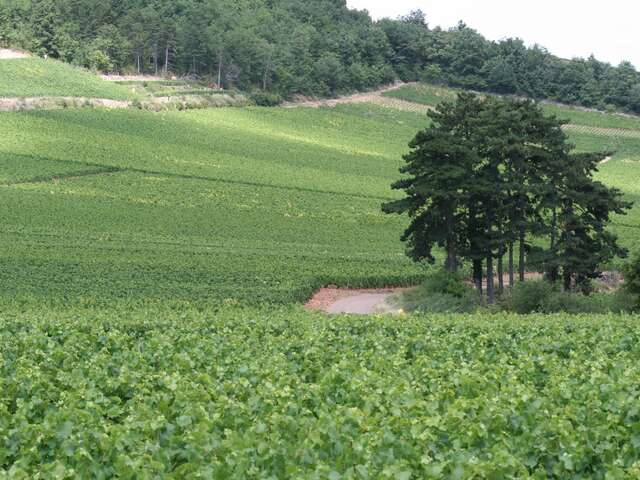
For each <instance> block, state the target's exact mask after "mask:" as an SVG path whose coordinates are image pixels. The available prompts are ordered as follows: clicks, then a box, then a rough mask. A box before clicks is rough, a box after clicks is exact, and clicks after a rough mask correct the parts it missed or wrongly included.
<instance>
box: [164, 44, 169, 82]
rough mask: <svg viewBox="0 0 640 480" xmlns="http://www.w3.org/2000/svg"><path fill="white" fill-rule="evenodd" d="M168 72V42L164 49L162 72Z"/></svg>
mask: <svg viewBox="0 0 640 480" xmlns="http://www.w3.org/2000/svg"><path fill="white" fill-rule="evenodd" d="M168 73H169V44H167V46H166V47H165V49H164V74H165V75H167V74H168Z"/></svg>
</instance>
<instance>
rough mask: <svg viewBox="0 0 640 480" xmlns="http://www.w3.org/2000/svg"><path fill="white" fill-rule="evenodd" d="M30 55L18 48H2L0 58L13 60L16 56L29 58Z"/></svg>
mask: <svg viewBox="0 0 640 480" xmlns="http://www.w3.org/2000/svg"><path fill="white" fill-rule="evenodd" d="M28 56H29V55H28V54H26V53H24V52H19V51H18V50H11V49H9V48H0V60H13V59H15V58H27V57H28Z"/></svg>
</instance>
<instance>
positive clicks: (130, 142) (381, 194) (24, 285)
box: [0, 106, 424, 304]
mask: <svg viewBox="0 0 640 480" xmlns="http://www.w3.org/2000/svg"><path fill="white" fill-rule="evenodd" d="M366 111H367V115H364V114H363V110H362V108H361V107H350V106H342V107H339V108H337V109H266V108H249V109H216V110H198V111H189V112H163V113H159V114H154V113H150V112H144V111H136V110H117V111H105V110H99V109H77V110H76V109H69V110H64V111H63V110H58V111H48V112H29V113H24V112H23V113H2V114H0V131H2V132H3V141H2V144H1V145H0V152H1V153H0V182H1V183H2V184H5V185H0V221H1V223H2V225H3V226H4V227H3V229H2V232H0V252H2V256H1V258H0V261H1V265H2V272H3V277H4V278H5V280H6V281H5V282H4V283H3V289H2V296H6V297H12V296H17V297H28V298H31V297H32V296H33V297H34V298H35V299H36V300H35V301H40V302H51V303H67V302H71V303H73V302H84V301H87V302H92V303H110V302H111V301H113V300H114V299H117V298H128V299H131V301H136V302H144V301H147V300H153V299H159V298H167V297H168V298H173V299H187V300H191V301H199V302H202V303H203V304H216V303H222V302H224V301H225V300H231V301H239V302H241V303H253V304H256V303H291V302H302V301H304V300H306V299H307V298H308V297H309V296H310V295H311V294H312V292H313V290H314V289H316V288H319V287H321V286H323V285H326V284H330V283H333V284H337V285H341V286H354V287H357V286H361V287H382V286H385V285H389V284H397V285H410V284H417V283H419V282H420V281H421V280H422V278H423V270H422V269H421V268H420V267H417V266H413V265H412V264H411V262H409V261H408V259H406V258H405V257H404V255H403V252H402V247H401V245H399V242H397V238H398V236H399V235H400V232H401V230H402V222H401V220H400V219H397V218H392V217H389V216H385V215H383V214H382V213H381V212H380V211H379V204H380V202H381V201H382V200H384V199H390V198H393V197H392V196H393V193H392V192H390V191H389V189H388V182H389V181H390V179H391V178H393V176H394V171H395V170H396V168H397V167H398V163H399V162H398V158H399V157H400V155H401V153H402V152H403V150H404V146H403V145H404V143H405V142H404V141H400V140H399V139H401V138H405V139H407V140H408V139H409V138H410V136H411V134H412V133H413V131H414V130H415V128H417V126H418V125H419V122H422V121H424V120H423V119H421V118H420V117H419V116H417V115H415V114H404V113H402V112H393V111H391V113H393V114H394V118H396V119H397V121H395V122H390V121H387V120H388V119H389V112H388V111H387V110H385V109H382V108H378V107H367V110H366ZM390 139H393V140H390ZM113 170H117V171H113ZM6 184H10V185H6ZM53 278H56V279H58V280H57V281H52V279H53Z"/></svg>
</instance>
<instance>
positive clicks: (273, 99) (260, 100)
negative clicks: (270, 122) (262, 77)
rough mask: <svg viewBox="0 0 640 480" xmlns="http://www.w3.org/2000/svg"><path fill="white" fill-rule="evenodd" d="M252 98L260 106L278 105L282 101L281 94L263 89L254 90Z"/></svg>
mask: <svg viewBox="0 0 640 480" xmlns="http://www.w3.org/2000/svg"><path fill="white" fill-rule="evenodd" d="M251 100H252V101H253V103H255V104H256V105H258V106H259V107H277V106H278V105H280V104H281V103H282V97H281V96H280V95H279V94H277V93H269V92H262V91H256V92H253V93H252V94H251Z"/></svg>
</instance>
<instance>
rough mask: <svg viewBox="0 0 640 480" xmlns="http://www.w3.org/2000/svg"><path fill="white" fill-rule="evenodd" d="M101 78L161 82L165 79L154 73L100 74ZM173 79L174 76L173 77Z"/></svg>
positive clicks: (120, 80)
mask: <svg viewBox="0 0 640 480" xmlns="http://www.w3.org/2000/svg"><path fill="white" fill-rule="evenodd" d="M100 77H101V78H102V79H103V80H107V81H109V82H162V81H164V80H167V79H166V78H164V77H160V76H156V75H109V74H103V75H100ZM174 80H175V78H174Z"/></svg>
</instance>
